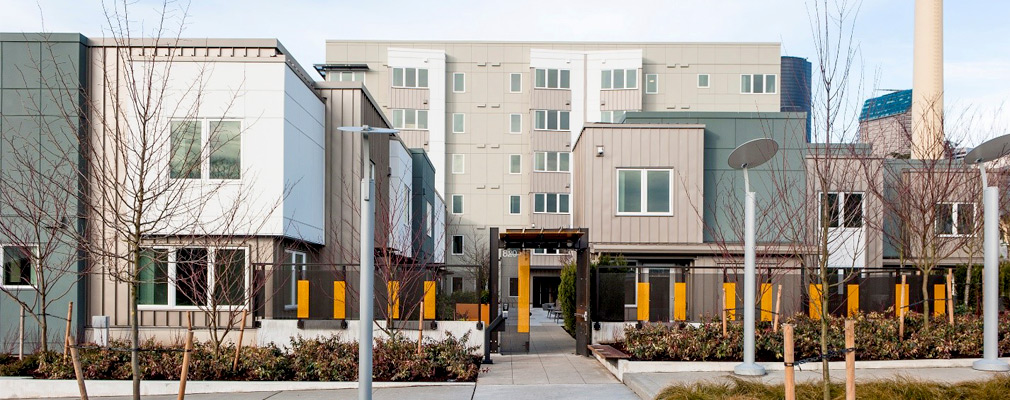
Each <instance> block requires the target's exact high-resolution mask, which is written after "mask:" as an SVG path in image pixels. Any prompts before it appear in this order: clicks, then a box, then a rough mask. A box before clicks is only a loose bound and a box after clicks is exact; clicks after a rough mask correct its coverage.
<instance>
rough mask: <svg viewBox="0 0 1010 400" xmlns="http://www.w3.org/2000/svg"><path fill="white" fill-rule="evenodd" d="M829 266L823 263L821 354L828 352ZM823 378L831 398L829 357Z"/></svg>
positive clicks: (826, 394)
mask: <svg viewBox="0 0 1010 400" xmlns="http://www.w3.org/2000/svg"><path fill="white" fill-rule="evenodd" d="M827 293H828V268H827V265H825V264H824V262H822V263H821V290H820V293H819V294H818V295H819V296H820V297H821V355H822V356H823V355H825V354H828V296H827ZM821 379H823V385H822V387H823V391H824V400H831V372H829V370H828V359H827V357H824V358H823V359H822V360H821Z"/></svg>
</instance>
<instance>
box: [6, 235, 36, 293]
mask: <svg viewBox="0 0 1010 400" xmlns="http://www.w3.org/2000/svg"><path fill="white" fill-rule="evenodd" d="M2 250H3V251H2V252H0V257H2V259H0V263H3V271H2V273H3V285H2V286H3V287H4V288H5V289H17V288H32V287H35V286H36V285H37V276H36V275H37V274H36V268H37V267H38V266H37V265H36V260H37V259H38V257H37V253H38V249H37V248H36V247H35V246H14V245H6V246H2Z"/></svg>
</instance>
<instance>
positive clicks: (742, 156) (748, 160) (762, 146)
mask: <svg viewBox="0 0 1010 400" xmlns="http://www.w3.org/2000/svg"><path fill="white" fill-rule="evenodd" d="M778 151H779V144H778V142H776V141H775V140H773V139H769V138H758V139H754V140H751V141H748V142H747V143H744V144H741V145H740V146H738V147H737V148H736V149H734V150H733V152H732V153H730V155H729V166H730V168H733V169H744V168H754V167H757V166H759V165H761V164H764V163H765V162H767V161H768V160H770V159H771V158H772V157H774V156H775V153H777V152H778Z"/></svg>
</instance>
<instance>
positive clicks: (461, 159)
mask: <svg viewBox="0 0 1010 400" xmlns="http://www.w3.org/2000/svg"><path fill="white" fill-rule="evenodd" d="M452 173H453V174H462V173H466V155H465V154H453V155H452Z"/></svg>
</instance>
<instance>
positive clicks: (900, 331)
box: [898, 275, 905, 340]
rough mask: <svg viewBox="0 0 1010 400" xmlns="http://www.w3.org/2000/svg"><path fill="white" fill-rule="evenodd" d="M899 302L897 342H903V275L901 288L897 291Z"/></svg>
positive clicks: (903, 276)
mask: <svg viewBox="0 0 1010 400" xmlns="http://www.w3.org/2000/svg"><path fill="white" fill-rule="evenodd" d="M898 293H900V295H899V296H898V297H900V298H901V301H899V302H898V340H905V275H902V276H901V288H900V289H898Z"/></svg>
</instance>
